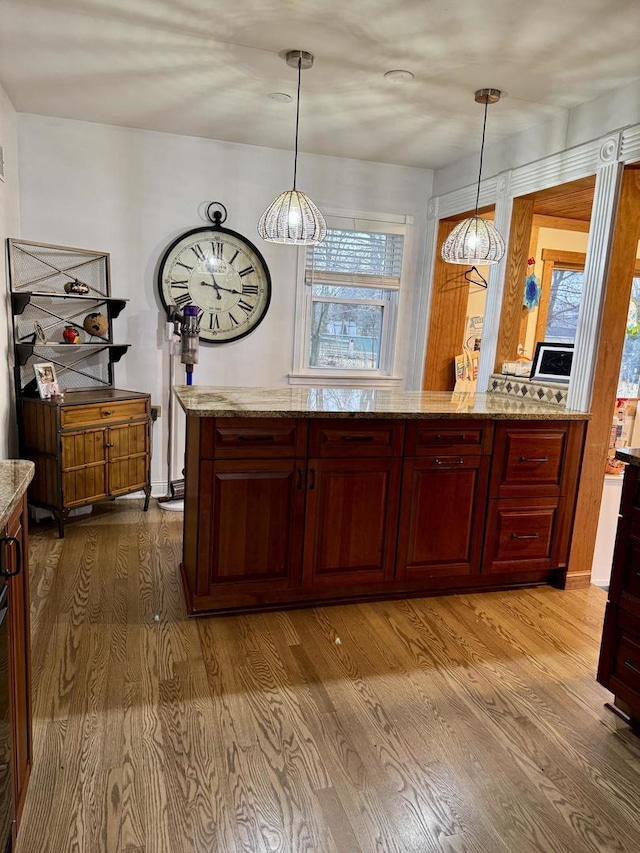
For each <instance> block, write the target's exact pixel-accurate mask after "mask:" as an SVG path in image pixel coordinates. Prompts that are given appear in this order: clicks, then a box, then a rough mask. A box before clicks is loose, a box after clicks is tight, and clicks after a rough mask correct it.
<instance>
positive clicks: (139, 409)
mask: <svg viewBox="0 0 640 853" xmlns="http://www.w3.org/2000/svg"><path fill="white" fill-rule="evenodd" d="M148 414H149V401H148V399H147V398H143V399H140V400H124V401H118V402H114V403H110V402H107V403H92V404H91V405H88V406H63V407H62V409H61V412H60V424H61V426H62V427H63V428H65V427H79V426H96V425H97V424H111V423H117V422H118V421H130V420H134V419H135V418H144V417H146V416H147V415H148Z"/></svg>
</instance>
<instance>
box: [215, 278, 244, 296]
mask: <svg viewBox="0 0 640 853" xmlns="http://www.w3.org/2000/svg"><path fill="white" fill-rule="evenodd" d="M211 278H212V279H213V285H212V287H215V288H216V289H217V290H225V291H226V292H227V293H240V291H239V290H234V288H233V287H223V286H222V285H221V284H218V283H217V281H216V277H215V275H214V274H213V273H211Z"/></svg>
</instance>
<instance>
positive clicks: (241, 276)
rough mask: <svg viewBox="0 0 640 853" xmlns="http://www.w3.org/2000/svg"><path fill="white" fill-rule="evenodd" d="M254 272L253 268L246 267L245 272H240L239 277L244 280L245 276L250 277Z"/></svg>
mask: <svg viewBox="0 0 640 853" xmlns="http://www.w3.org/2000/svg"><path fill="white" fill-rule="evenodd" d="M252 272H255V270H254V269H253V267H245V268H244V269H243V270H240V272H239V273H238V275H239V276H240V278H244V276H245V275H250V274H251V273H252Z"/></svg>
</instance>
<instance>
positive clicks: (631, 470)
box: [620, 465, 640, 522]
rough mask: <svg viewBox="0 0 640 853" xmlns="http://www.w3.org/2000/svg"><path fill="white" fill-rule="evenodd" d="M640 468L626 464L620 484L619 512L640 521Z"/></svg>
mask: <svg viewBox="0 0 640 853" xmlns="http://www.w3.org/2000/svg"><path fill="white" fill-rule="evenodd" d="M638 474H640V468H638V467H636V466H635V465H627V467H626V469H625V472H624V482H623V484H622V499H621V501H620V514H621V515H623V516H624V517H625V518H630V519H631V520H632V521H638V522H640V477H639V476H638Z"/></svg>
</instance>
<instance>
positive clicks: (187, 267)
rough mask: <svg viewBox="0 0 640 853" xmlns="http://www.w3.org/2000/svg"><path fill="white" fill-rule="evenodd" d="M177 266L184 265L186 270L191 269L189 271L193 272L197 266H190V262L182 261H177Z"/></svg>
mask: <svg viewBox="0 0 640 853" xmlns="http://www.w3.org/2000/svg"><path fill="white" fill-rule="evenodd" d="M176 266H177V267H184V268H185V269H186V270H189V272H192V271H193V270H194V269H195V267H190V266H189V265H188V264H183V263H182V261H176Z"/></svg>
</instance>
